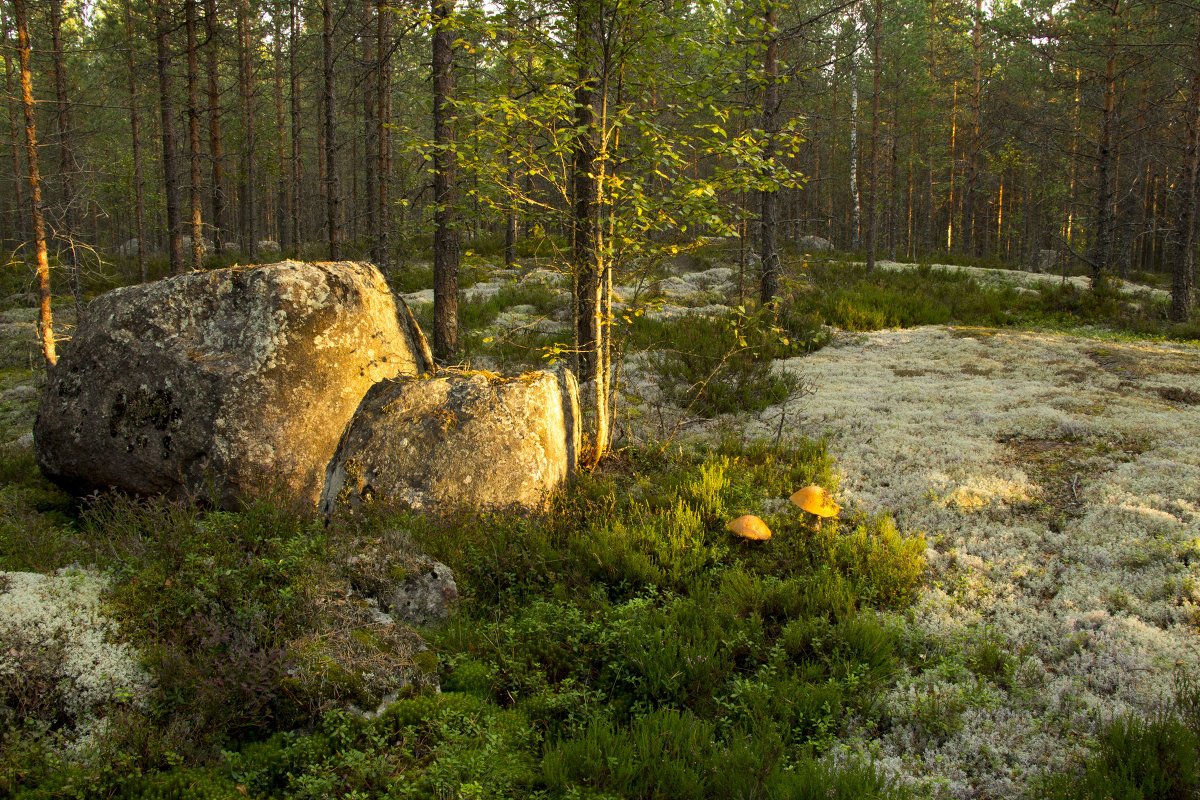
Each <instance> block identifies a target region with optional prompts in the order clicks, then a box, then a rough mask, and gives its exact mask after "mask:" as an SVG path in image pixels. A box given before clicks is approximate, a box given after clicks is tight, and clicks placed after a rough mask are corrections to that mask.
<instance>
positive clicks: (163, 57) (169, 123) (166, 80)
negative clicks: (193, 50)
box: [154, 0, 183, 275]
mask: <svg viewBox="0 0 1200 800" xmlns="http://www.w3.org/2000/svg"><path fill="white" fill-rule="evenodd" d="M170 14H171V9H170V0H156V2H155V15H154V16H155V19H154V25H155V37H154V41H155V49H156V55H157V57H156V59H155V60H156V64H157V68H158V96H159V110H160V112H161V116H162V153H163V183H164V184H165V190H166V195H167V197H166V200H167V235H168V237H169V244H168V247H167V253H168V254H169V258H170V264H171V274H172V275H179V274H181V273H182V272H183V233H182V232H181V230H180V221H181V220H180V213H179V212H180V209H179V156H178V154H177V153H176V152H175V107H174V105H172V103H171V42H170V31H171V27H170V23H171V20H170Z"/></svg>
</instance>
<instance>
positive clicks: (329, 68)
mask: <svg viewBox="0 0 1200 800" xmlns="http://www.w3.org/2000/svg"><path fill="white" fill-rule="evenodd" d="M321 21H322V31H321V43H322V48H323V49H322V56H323V59H322V60H323V67H324V76H325V92H324V104H325V148H324V150H325V181H326V189H325V191H326V201H325V210H326V215H327V217H328V223H329V257H330V258H331V259H333V260H334V261H337V260H339V259H341V257H342V197H341V193H342V187H341V181H340V180H339V179H338V161H337V106H336V105H335V103H334V87H335V79H336V76H335V75H334V72H333V62H334V58H333V0H322V2H321Z"/></svg>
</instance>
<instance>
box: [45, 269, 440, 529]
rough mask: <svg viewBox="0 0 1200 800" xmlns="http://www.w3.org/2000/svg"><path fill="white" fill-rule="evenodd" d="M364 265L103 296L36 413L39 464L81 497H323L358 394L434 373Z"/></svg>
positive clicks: (174, 283) (233, 500)
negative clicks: (113, 492)
mask: <svg viewBox="0 0 1200 800" xmlns="http://www.w3.org/2000/svg"><path fill="white" fill-rule="evenodd" d="M402 320H403V318H401V319H400V320H398V318H397V313H396V304H395V301H394V300H393V297H392V294H391V292H390V290H389V288H388V286H387V284H386V282H385V281H384V279H383V276H382V275H381V274H380V273H379V271H378V270H377V269H376V268H375V267H373V266H371V265H370V264H360V263H353V262H334V263H321V264H306V263H299V262H294V261H285V262H282V263H279V264H270V265H262V266H253V267H233V268H229V269H221V270H214V271H212V272H194V273H190V274H187V275H180V276H176V277H172V278H167V279H165V280H161V281H156V282H154V283H150V284H145V285H142V286H130V287H125V288H121V289H116V290H114V291H112V292H109V293H107V294H105V295H102V296H101V297H98V298H96V299H95V300H94V301H93V302H92V303H91V305H90V306H89V307H88V313H87V315H86V321H85V323H84V324H83V325H82V326H81V327H80V328H79V330H78V331H77V332H76V334H75V336H74V338H73V339H72V340H71V342H70V343H69V344H68V345H67V347H66V348H65V349H64V351H63V353H62V356H61V358H60V360H59V363H58V365H57V366H56V367H55V368H54V369H53V370H52V372H51V374H50V377H49V381H48V383H47V388H46V391H45V394H44V395H43V396H42V399H41V403H40V405H39V407H38V418H37V422H36V423H35V425H34V439H35V444H36V454H37V459H38V463H39V464H40V465H41V467H42V470H43V471H44V472H45V473H46V475H48V476H49V477H50V478H52V479H53V480H55V481H56V482H58V483H60V484H61V485H63V486H64V487H67V488H68V489H71V490H73V491H78V492H86V491H90V490H93V489H104V488H109V487H115V488H119V489H122V490H125V491H128V492H132V493H135V494H140V495H155V494H167V495H170V496H179V497H182V496H186V495H195V496H199V497H200V498H202V499H204V500H207V501H212V502H216V503H217V504H219V505H222V506H227V507H228V506H233V505H236V504H237V503H238V502H239V501H241V500H243V499H245V498H246V497H248V496H251V495H253V494H255V493H256V492H258V491H260V490H262V489H264V488H266V487H268V486H269V487H271V488H278V489H281V490H285V491H287V492H288V493H289V494H290V495H292V496H295V497H297V498H298V499H299V502H301V503H316V501H317V500H318V498H319V497H320V493H321V488H322V486H323V483H324V478H325V467H326V465H327V464H328V463H329V459H330V457H331V456H332V455H333V451H334V449H335V448H336V446H337V442H338V437H339V436H341V434H342V431H343V430H344V429H345V427H346V423H347V422H348V421H349V420H350V417H351V415H352V414H353V413H354V410H355V408H357V406H358V404H359V402H360V401H361V400H362V398H363V395H364V394H366V392H367V390H368V389H369V388H370V387H371V386H373V385H374V384H375V383H377V382H379V381H380V380H383V379H385V378H394V377H397V376H402V375H416V374H417V373H419V372H420V371H421V370H423V369H426V368H427V366H428V365H427V364H425V363H424V357H423V356H422V355H421V353H422V350H421V349H420V348H419V347H416V346H414V341H415V338H414V337H418V336H419V332H418V331H416V330H415V326H414V325H412V324H406V323H405V322H404V321H402Z"/></svg>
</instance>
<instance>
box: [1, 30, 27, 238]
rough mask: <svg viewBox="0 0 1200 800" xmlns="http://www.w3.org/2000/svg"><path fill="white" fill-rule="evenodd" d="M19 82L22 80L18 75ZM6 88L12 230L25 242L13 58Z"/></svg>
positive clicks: (8, 61) (6, 70)
mask: <svg viewBox="0 0 1200 800" xmlns="http://www.w3.org/2000/svg"><path fill="white" fill-rule="evenodd" d="M0 24H3V25H4V40H5V45H7V44H8V25H7V23H6V22H2V21H0ZM16 80H17V82H18V83H19V82H20V77H18V78H17V79H16ZM4 89H5V91H6V92H7V93H8V96H9V97H10V98H12V99H13V102H10V103H9V104H8V132H9V137H10V139H11V141H12V174H13V202H14V205H13V220H12V225H13V227H12V231H13V239H14V240H15V241H16V242H17V243H21V242H24V241H25V240H26V239H27V238H28V234H27V232H26V227H25V192H24V190H23V189H22V188H21V144H20V138H21V135H20V132H19V126H18V125H17V103H16V96H17V91H16V89H15V88H14V87H13V64H12V59H11V58H6V59H4Z"/></svg>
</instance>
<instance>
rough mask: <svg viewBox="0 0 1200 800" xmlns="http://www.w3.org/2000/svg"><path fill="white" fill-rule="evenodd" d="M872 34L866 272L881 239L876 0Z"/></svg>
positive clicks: (879, 11) (879, 19) (879, 6)
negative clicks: (878, 209)
mask: <svg viewBox="0 0 1200 800" xmlns="http://www.w3.org/2000/svg"><path fill="white" fill-rule="evenodd" d="M873 5H874V11H875V16H874V21H873V23H872V33H871V43H872V44H871V74H872V80H871V180H870V187H869V189H868V191H867V272H868V273H870V272H872V271H873V270H874V269H875V248H876V244H877V241H878V238H879V214H878V213H877V209H876V206H878V204H879V202H878V198H879V82H880V76H881V74H882V72H883V63H882V58H881V54H882V43H883V0H874V4H873Z"/></svg>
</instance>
